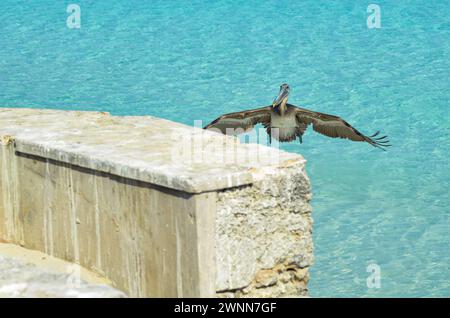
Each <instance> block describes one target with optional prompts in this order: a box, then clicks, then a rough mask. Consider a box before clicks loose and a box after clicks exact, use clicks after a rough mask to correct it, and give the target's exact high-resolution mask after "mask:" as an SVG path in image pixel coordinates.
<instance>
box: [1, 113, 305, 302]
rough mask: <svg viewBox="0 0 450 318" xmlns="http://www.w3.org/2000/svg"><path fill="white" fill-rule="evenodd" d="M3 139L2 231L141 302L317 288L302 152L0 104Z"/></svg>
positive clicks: (148, 121) (150, 121) (169, 125)
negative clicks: (312, 280)
mask: <svg viewBox="0 0 450 318" xmlns="http://www.w3.org/2000/svg"><path fill="white" fill-rule="evenodd" d="M0 138H1V146H0V181H1V182H0V239H3V240H4V241H8V242H12V243H16V244H20V245H21V246H24V247H26V248H29V249H34V250H39V251H42V252H45V253H47V254H49V255H52V256H55V257H59V258H62V259H64V260H68V261H71V262H74V263H77V264H80V265H82V266H84V267H86V268H87V269H89V270H92V271H94V272H96V273H99V274H101V275H103V276H105V277H106V278H108V279H109V280H110V281H112V282H113V284H114V286H115V287H117V288H119V289H121V290H123V291H125V292H126V293H127V294H129V295H130V296H137V297H144V296H150V297H169V296H170V297H211V296H220V297H233V296H238V297H239V296H283V295H290V296H295V295H306V294H307V281H308V267H309V266H310V265H311V264H312V240H311V227H312V220H311V208H310V205H309V200H310V195H311V194H310V185H309V180H308V178H307V176H306V174H305V171H304V165H305V161H304V160H303V158H302V157H301V156H298V155H294V154H289V153H286V152H282V151H278V150H277V149H272V148H268V147H264V146H260V145H254V144H253V145H244V144H240V143H239V142H238V141H237V139H235V138H232V137H228V136H222V135H219V134H216V133H212V132H205V131H203V130H200V129H195V128H192V127H188V126H184V125H181V124H177V123H173V122H170V121H166V120H162V119H157V118H152V117H114V116H110V115H109V114H105V113H96V112H67V111H53V110H33V109H0ZM186 145H187V146H186ZM224 145H226V146H224ZM230 154H231V155H230ZM224 156H225V157H226V160H225V159H224ZM230 158H232V160H229V159H230Z"/></svg>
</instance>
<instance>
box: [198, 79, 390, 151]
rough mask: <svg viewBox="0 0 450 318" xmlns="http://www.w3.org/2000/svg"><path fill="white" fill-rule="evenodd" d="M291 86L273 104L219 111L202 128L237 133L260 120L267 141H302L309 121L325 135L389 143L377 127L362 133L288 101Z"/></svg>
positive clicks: (380, 144)
mask: <svg viewBox="0 0 450 318" xmlns="http://www.w3.org/2000/svg"><path fill="white" fill-rule="evenodd" d="M290 90H291V89H290V87H289V85H288V84H282V85H281V86H280V92H279V94H278V96H277V97H276V98H275V100H274V101H273V103H272V105H270V106H265V107H261V108H257V109H252V110H244V111H241V112H235V113H229V114H225V115H222V116H220V117H219V118H217V119H215V120H213V121H212V122H211V123H210V124H208V125H206V126H205V127H204V129H211V130H212V129H216V130H219V131H220V132H222V133H223V134H234V135H236V134H239V133H243V132H247V131H250V130H252V129H253V127H254V126H255V125H256V124H262V125H263V126H264V128H265V129H266V131H267V133H268V135H269V141H270V142H271V141H272V137H273V138H275V139H277V140H279V141H281V142H285V141H292V140H295V139H296V138H297V137H298V139H299V141H300V143H302V142H303V140H302V136H303V133H304V132H305V130H306V128H308V126H309V125H310V124H312V126H313V130H314V131H316V132H318V133H320V134H322V135H325V136H328V137H332V138H346V139H350V140H353V141H364V142H367V143H369V144H371V145H372V146H374V147H377V148H380V149H383V150H385V149H384V147H389V146H391V145H390V144H389V140H386V137H387V136H382V137H377V136H378V134H379V133H380V132H379V131H377V132H376V133H375V134H373V135H371V136H365V135H363V134H362V133H360V132H359V131H358V130H356V129H355V128H354V127H352V126H351V125H350V124H349V123H347V122H346V121H345V120H343V119H342V118H340V117H338V116H334V115H328V114H323V113H319V112H315V111H311V110H308V109H304V108H300V107H297V106H294V105H291V104H288V103H287V101H288V97H289V93H290ZM375 137H377V138H375Z"/></svg>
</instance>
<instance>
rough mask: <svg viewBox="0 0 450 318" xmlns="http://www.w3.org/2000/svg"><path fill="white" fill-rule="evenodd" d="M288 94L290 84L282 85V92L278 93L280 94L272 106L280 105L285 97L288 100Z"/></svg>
mask: <svg viewBox="0 0 450 318" xmlns="http://www.w3.org/2000/svg"><path fill="white" fill-rule="evenodd" d="M288 95H289V86H287V85H282V86H281V87H280V92H279V93H278V96H277V97H276V98H275V99H274V101H273V103H272V107H276V106H278V105H280V104H281V103H282V102H283V101H284V100H285V99H286V100H287V97H288Z"/></svg>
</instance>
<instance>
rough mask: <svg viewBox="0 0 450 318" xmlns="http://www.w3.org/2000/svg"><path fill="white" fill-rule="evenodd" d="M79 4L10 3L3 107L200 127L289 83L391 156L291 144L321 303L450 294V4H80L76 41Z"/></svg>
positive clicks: (295, 98)
mask: <svg viewBox="0 0 450 318" xmlns="http://www.w3.org/2000/svg"><path fill="white" fill-rule="evenodd" d="M374 1H375V0H374ZM70 3H71V2H70V1H51V0H45V1H40V0H33V1H17V0H14V1H12V0H2V1H1V2H0V21H1V23H0V106H2V107H36V108H37V107H39V108H57V109H76V110H101V111H109V112H111V113H112V114H114V115H153V116H159V117H163V118H167V119H170V120H174V121H177V122H181V123H185V124H188V125H193V122H194V120H203V121H204V123H206V122H208V121H211V120H212V119H214V118H215V117H217V116H219V115H220V114H222V113H226V112H232V111H238V110H243V109H248V108H256V107H260V106H264V105H269V104H270V103H271V102H272V100H273V98H274V96H275V95H276V94H277V92H278V88H279V85H280V84H281V83H283V82H286V83H289V84H290V86H291V88H292V92H291V97H290V100H289V102H290V103H293V104H296V105H300V106H303V107H305V108H310V109H313V110H317V111H321V112H325V113H331V114H336V115H339V116H341V117H343V118H345V119H346V120H347V121H348V122H350V123H351V124H352V125H354V126H355V127H356V128H357V129H359V130H360V131H362V132H363V133H366V134H372V133H374V132H375V131H377V130H382V132H383V133H385V134H387V135H389V138H390V140H391V143H392V144H393V146H392V147H391V148H390V149H389V150H388V151H386V152H383V151H381V150H379V149H376V148H373V147H371V146H369V145H367V144H361V143H352V142H349V141H346V140H334V139H330V138H326V137H324V136H321V135H318V134H316V133H314V132H313V131H312V130H309V131H308V132H307V133H306V134H305V136H304V138H303V139H304V143H303V144H301V145H300V144H299V143H298V142H293V143H290V144H286V145H283V146H282V148H283V149H285V150H288V151H292V152H297V153H300V154H302V155H303V156H304V157H305V158H306V159H307V160H308V164H307V170H308V174H309V176H310V178H311V182H312V186H313V194H314V197H313V201H312V205H313V217H314V221H315V223H314V243H315V265H314V266H313V267H312V270H311V280H310V285H309V286H310V293H311V296H313V297H325V296H337V297H349V296H355V297H377V296H381V297H388V296H393V297H411V296H414V297H415V296H447V297H448V296H450V165H449V156H450V115H449V112H450V2H449V1H443V0H439V1H436V0H426V1H425V0H423V1H412V0H411V1H378V0H377V1H376V2H370V1H313V0H310V1H285V0H273V1H265V0H247V1H233V0H228V1H214V0H208V1H206V0H204V1H200V0H190V1H175V0H171V1H167V0H164V1H162V0H151V1H141V0H139V1H138V0H134V1H112V0H110V1H99V0H97V1H88V0H78V1H76V2H75V0H74V2H73V3H75V4H77V5H79V7H80V9H81V15H80V17H81V20H80V22H81V24H80V26H81V27H80V28H79V29H77V28H74V29H71V28H69V27H68V26H67V23H66V20H67V18H68V17H69V15H70V14H69V13H67V12H66V7H67V5H68V4H70ZM370 3H375V4H377V5H379V8H380V10H381V11H380V12H381V15H380V17H381V28H368V25H367V18H368V16H369V15H370V14H371V12H369V13H368V12H367V7H368V5H369V4H370ZM71 21H72V20H71ZM69 25H70V24H69ZM373 268H375V269H379V274H380V276H379V277H380V279H381V280H380V285H377V284H370V282H374V281H373V280H372V279H371V278H373V276H371V275H374V273H370V272H367V270H368V269H369V270H370V269H373ZM375 274H376V273H375ZM368 279H369V284H367V280H368ZM377 287H379V288H377Z"/></svg>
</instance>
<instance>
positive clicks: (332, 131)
mask: <svg viewBox="0 0 450 318" xmlns="http://www.w3.org/2000/svg"><path fill="white" fill-rule="evenodd" d="M291 106H293V105H291ZM294 107H295V108H296V117H297V121H298V122H299V124H306V125H309V124H312V126H313V129H314V131H316V132H318V133H319V134H322V135H325V136H328V137H331V138H345V139H350V140H353V141H364V142H367V143H369V144H371V145H372V146H374V147H377V148H380V149H383V150H385V149H384V148H385V147H390V146H391V145H390V144H389V140H387V139H386V138H387V136H381V137H377V136H378V134H379V133H380V132H379V131H377V132H376V133H375V134H373V135H371V136H365V135H363V134H362V133H360V132H359V131H358V130H357V129H356V128H354V127H353V126H351V125H350V124H349V123H347V122H346V121H345V120H343V119H342V118H340V117H338V116H334V115H328V114H324V113H319V112H314V111H311V110H308V109H304V108H300V107H296V106H294ZM375 137H376V138H375Z"/></svg>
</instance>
